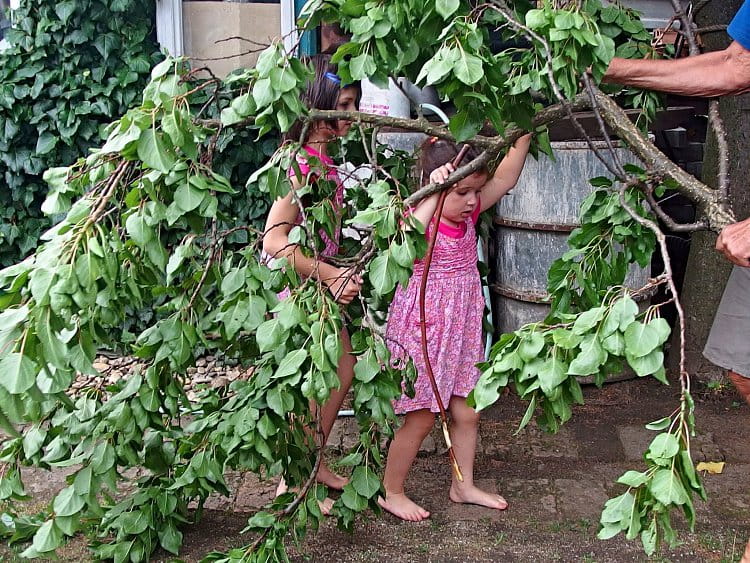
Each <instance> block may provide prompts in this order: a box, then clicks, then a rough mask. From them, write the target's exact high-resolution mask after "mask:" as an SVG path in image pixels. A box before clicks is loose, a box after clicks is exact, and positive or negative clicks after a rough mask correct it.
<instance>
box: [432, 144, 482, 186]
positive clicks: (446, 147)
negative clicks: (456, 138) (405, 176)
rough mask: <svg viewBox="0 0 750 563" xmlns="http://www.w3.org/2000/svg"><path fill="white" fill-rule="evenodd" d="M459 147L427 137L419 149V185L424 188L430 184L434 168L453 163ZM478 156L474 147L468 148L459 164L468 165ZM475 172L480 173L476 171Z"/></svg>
mask: <svg viewBox="0 0 750 563" xmlns="http://www.w3.org/2000/svg"><path fill="white" fill-rule="evenodd" d="M462 146H463V144H461V145H457V144H456V143H454V142H452V141H446V140H445V139H440V138H438V137H428V138H427V140H425V141H424V142H423V143H422V145H421V146H420V148H419V153H420V156H419V161H418V163H417V166H418V170H419V183H420V185H422V186H425V185H427V184H429V183H430V174H432V171H433V170H435V169H436V168H439V167H441V166H442V165H443V164H446V163H448V162H453V160H454V159H455V158H456V156H458V152H459V151H460V150H461V147H462ZM478 156H479V152H478V151H477V150H476V149H475V148H474V147H469V150H468V151H466V154H465V155H464V157H463V159H462V160H461V164H462V165H463V164H468V163H469V162H471V161H472V160H474V159H475V158H477V157H478ZM477 172H481V170H478V171H477ZM484 172H485V173H486V172H487V168H486V167H485V168H484Z"/></svg>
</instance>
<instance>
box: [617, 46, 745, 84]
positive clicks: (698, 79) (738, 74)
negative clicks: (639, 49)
mask: <svg viewBox="0 0 750 563" xmlns="http://www.w3.org/2000/svg"><path fill="white" fill-rule="evenodd" d="M604 82H614V83H617V84H623V85H626V86H635V87H637V88H643V89H646V90H658V91H660V92H668V93H670V94H680V95H684V96H703V97H708V98H710V97H715V96H728V95H734V94H743V93H745V92H748V91H750V50H748V49H746V48H745V47H743V46H742V45H741V44H740V43H738V42H737V41H733V42H732V44H731V45H729V47H727V48H726V49H724V50H723V51H712V52H710V53H704V54H702V55H697V56H695V57H685V58H681V59H664V60H650V59H649V60H646V59H621V58H617V57H616V58H614V59H612V62H611V63H610V65H609V68H607V72H606V74H605V75H604Z"/></svg>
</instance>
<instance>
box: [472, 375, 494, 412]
mask: <svg viewBox="0 0 750 563" xmlns="http://www.w3.org/2000/svg"><path fill="white" fill-rule="evenodd" d="M500 383H501V382H500V380H499V379H498V378H497V377H494V376H492V375H483V376H482V377H480V378H479V381H478V382H477V384H476V386H475V387H474V390H473V391H472V394H473V397H474V408H475V409H476V410H477V411H481V410H483V409H486V408H487V407H488V406H490V405H492V404H494V403H495V401H497V400H498V399H499V398H500Z"/></svg>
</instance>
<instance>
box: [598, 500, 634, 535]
mask: <svg viewBox="0 0 750 563" xmlns="http://www.w3.org/2000/svg"><path fill="white" fill-rule="evenodd" d="M634 509H635V497H634V496H633V495H632V494H631V493H630V492H626V493H623V494H621V495H620V496H617V497H615V498H611V499H609V500H608V501H607V502H606V503H605V504H604V510H603V511H602V515H601V519H600V521H601V523H602V524H604V525H606V524H610V523H611V524H615V523H616V524H620V525H621V528H620V529H624V528H625V526H622V523H623V522H629V521H630V517H631V514H632V513H633V510H634Z"/></svg>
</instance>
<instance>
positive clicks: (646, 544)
mask: <svg viewBox="0 0 750 563" xmlns="http://www.w3.org/2000/svg"><path fill="white" fill-rule="evenodd" d="M656 540H657V535H656V519H653V520H651V524H649V525H648V527H647V528H644V529H643V531H642V532H641V543H642V544H643V551H645V552H646V555H649V556H651V555H653V554H654V552H655V551H656V544H657V542H656Z"/></svg>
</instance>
